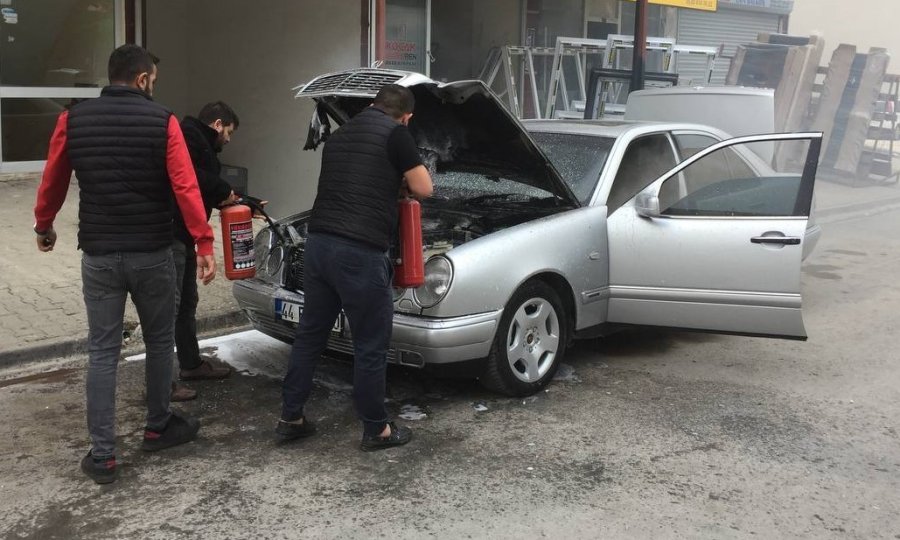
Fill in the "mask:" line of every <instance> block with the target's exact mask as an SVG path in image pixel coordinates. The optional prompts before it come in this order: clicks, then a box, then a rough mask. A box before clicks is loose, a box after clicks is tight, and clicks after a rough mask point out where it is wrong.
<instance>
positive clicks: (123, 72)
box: [107, 43, 159, 83]
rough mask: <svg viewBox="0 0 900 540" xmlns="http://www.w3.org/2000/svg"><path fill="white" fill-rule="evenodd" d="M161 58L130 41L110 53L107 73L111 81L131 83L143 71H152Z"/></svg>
mask: <svg viewBox="0 0 900 540" xmlns="http://www.w3.org/2000/svg"><path fill="white" fill-rule="evenodd" d="M158 63H159V58H157V57H156V56H154V55H153V54H150V52H149V51H148V50H147V49H145V48H143V47H140V46H138V45H134V44H132V43H128V44H126V45H122V46H121V47H119V48H118V49H116V50H114V51H113V52H112V54H111V55H109V64H108V66H107V74H108V76H109V82H110V83H130V82H131V81H133V80H134V78H135V77H137V76H138V75H140V74H141V73H150V72H152V71H153V66H154V65H155V64H158Z"/></svg>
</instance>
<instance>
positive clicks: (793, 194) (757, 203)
mask: <svg viewBox="0 0 900 540" xmlns="http://www.w3.org/2000/svg"><path fill="white" fill-rule="evenodd" d="M803 144H805V145H807V146H808V144H809V143H808V141H806V142H804V143H803ZM746 146H747V145H734V146H729V147H725V148H720V149H718V150H716V151H715V152H712V153H711V154H709V155H707V156H704V157H702V158H701V159H699V160H698V161H696V162H694V163H692V164H691V165H689V166H688V167H686V168H685V169H684V170H683V171H682V173H681V174H676V175H674V176H672V177H671V178H668V179H667V180H665V181H664V182H663V184H662V185H661V186H660V198H659V204H660V211H661V213H662V214H663V215H670V216H709V217H721V216H755V217H785V216H808V215H809V205H808V204H806V203H803V204H798V201H800V187H801V181H800V180H801V174H800V172H801V171H789V170H786V171H783V172H782V171H774V170H768V171H764V172H762V173H756V172H754V171H753V170H752V169H751V168H750V167H749V166H748V165H747V164H746V163H744V164H743V166H739V167H735V168H733V169H732V168H730V167H728V162H729V159H731V158H736V159H742V158H740V152H743V151H745V150H740V151H738V152H736V151H735V150H736V149H739V148H741V147H744V148H746ZM742 162H743V160H742Z"/></svg>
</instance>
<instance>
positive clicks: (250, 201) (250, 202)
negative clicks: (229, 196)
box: [236, 195, 288, 246]
mask: <svg viewBox="0 0 900 540" xmlns="http://www.w3.org/2000/svg"><path fill="white" fill-rule="evenodd" d="M236 204H243V205H246V206H249V207H250V208H251V209H252V210H253V213H254V214H257V213H258V214H259V215H261V216H262V217H263V219H265V220H266V223H268V224H269V228H270V229H272V231H273V232H274V233H275V236H277V237H278V240H279V241H280V242H281V245H283V246H287V245H288V243H287V241H286V240H285V238H284V234H282V232H281V229H280V228H279V227H278V225H277V224H276V223H275V222H274V221H272V218H270V217H269V214H267V213H266V210H265V208H263V200H262V199H258V198H256V197H251V196H250V195H241V196H240V198H239V199H238V200H237V202H236Z"/></svg>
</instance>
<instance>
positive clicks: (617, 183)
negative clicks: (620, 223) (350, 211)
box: [606, 134, 676, 214]
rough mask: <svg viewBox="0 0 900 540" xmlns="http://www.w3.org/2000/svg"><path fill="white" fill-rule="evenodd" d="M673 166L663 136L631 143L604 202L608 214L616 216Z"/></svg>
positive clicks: (667, 145)
mask: <svg viewBox="0 0 900 540" xmlns="http://www.w3.org/2000/svg"><path fill="white" fill-rule="evenodd" d="M675 165H676V162H675V153H674V152H673V151H672V145H671V144H669V138H668V137H666V136H665V135H662V134H657V135H648V136H646V137H641V138H639V139H635V140H633V141H631V144H629V145H628V149H627V150H625V155H624V156H623V157H622V163H621V164H620V165H619V170H618V171H617V172H616V178H615V180H613V185H612V188H611V189H610V191H609V197H607V199H606V206H607V208H608V209H607V212H608V213H609V214H612V213H613V212H615V211H616V210H617V209H618V208H619V207H620V206H622V205H623V204H625V203H626V202H628V201H629V200H631V198H632V197H634V196H635V195H637V194H638V193H640V192H641V190H643V189H644V188H645V187H647V186H649V185H650V184H651V183H652V182H653V181H654V180H656V179H657V178H659V177H660V176H662V175H663V173H665V172H666V171H668V170H669V169H671V168H672V167H674V166H675Z"/></svg>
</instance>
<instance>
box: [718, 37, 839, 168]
mask: <svg viewBox="0 0 900 540" xmlns="http://www.w3.org/2000/svg"><path fill="white" fill-rule="evenodd" d="M824 49H825V40H824V39H822V37H821V36H818V35H812V36H809V37H800V36H789V35H785V34H759V36H758V37H757V42H756V43H748V44H745V45H739V46H738V48H737V52H736V54H735V56H734V58H733V59H732V62H731V67H730V69H729V71H728V76H727V77H726V81H725V83H726V84H728V85H732V86H735V85H737V86H750V87H758V88H772V89H774V90H775V129H776V131H779V132H785V131H801V130H802V129H804V128H805V127H806V123H807V121H808V116H809V105H810V96H811V95H812V91H813V85H814V84H815V82H816V70H817V68H818V66H819V63H820V62H821V60H822V53H823V52H824ZM801 146H802V143H796V142H792V143H783V144H780V145H778V146H777V148H776V151H775V157H774V165H775V166H776V168H778V169H783V168H784V167H786V166H789V165H790V166H796V165H797V163H796V162H797V158H798V156H800V155H802V153H803V152H804V149H803V148H802V147H801Z"/></svg>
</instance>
